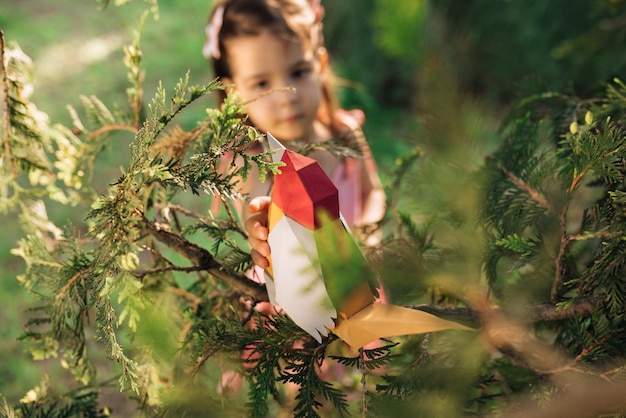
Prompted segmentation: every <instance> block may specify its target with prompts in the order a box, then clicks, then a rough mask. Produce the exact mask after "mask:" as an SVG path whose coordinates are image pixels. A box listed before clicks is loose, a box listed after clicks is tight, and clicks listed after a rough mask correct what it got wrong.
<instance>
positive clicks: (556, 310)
mask: <svg viewBox="0 0 626 418" xmlns="http://www.w3.org/2000/svg"><path fill="white" fill-rule="evenodd" d="M603 299H604V296H603V295H594V296H586V297H580V298H578V299H576V300H575V301H573V302H572V303H571V305H569V306H566V307H562V308H561V307H558V306H557V305H555V304H553V303H550V302H543V303H539V304H535V305H532V306H530V307H529V308H528V311H527V313H526V315H525V322H526V323H538V322H550V321H560V320H563V319H569V318H573V317H574V316H583V317H584V316H589V315H591V313H592V312H593V311H594V310H595V308H596V306H597V305H598V303H600V302H601V301H602V300H603ZM406 307H408V308H411V309H417V310H420V311H424V312H428V313H431V314H433V315H437V316H440V317H443V318H446V319H450V320H452V321H457V322H461V323H464V324H467V325H471V326H475V327H478V326H480V322H481V320H480V316H481V315H482V314H486V313H489V312H491V313H499V314H502V313H503V312H502V310H501V309H500V308H494V307H490V308H488V309H487V310H486V311H482V312H481V311H479V310H477V309H470V308H465V307H459V306H440V305H428V304H423V305H407V306H406Z"/></svg>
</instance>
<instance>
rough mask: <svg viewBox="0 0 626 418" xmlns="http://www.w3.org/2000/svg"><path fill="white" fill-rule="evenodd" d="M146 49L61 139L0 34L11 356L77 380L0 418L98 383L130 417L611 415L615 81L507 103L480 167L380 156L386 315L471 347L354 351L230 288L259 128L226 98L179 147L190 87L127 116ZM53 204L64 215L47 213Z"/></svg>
mask: <svg viewBox="0 0 626 418" xmlns="http://www.w3.org/2000/svg"><path fill="white" fill-rule="evenodd" d="M102 3H103V4H104V5H106V4H107V3H108V2H102ZM120 3H123V2H120ZM149 3H150V5H151V7H152V9H153V11H156V10H155V4H156V3H155V2H149ZM140 40H141V39H140V32H137V34H135V37H134V39H133V41H132V42H131V43H130V44H129V45H128V46H126V47H125V48H124V52H125V58H124V64H125V65H126V67H127V69H128V80H129V87H128V89H127V96H128V103H127V106H126V107H116V106H113V105H107V104H105V103H103V102H102V101H100V100H99V99H98V98H96V97H93V96H84V97H82V104H83V108H82V109H73V108H70V109H69V111H70V114H71V116H72V120H73V123H72V126H69V127H66V126H61V125H58V124H53V123H51V122H50V121H49V120H48V118H47V116H46V115H45V114H44V113H42V112H41V111H39V110H38V109H37V108H36V106H35V104H33V103H32V102H31V100H30V90H31V79H30V74H31V65H32V63H31V62H30V60H29V59H28V57H27V56H26V55H25V54H24V53H23V52H22V51H21V50H20V49H19V47H17V46H16V45H8V46H6V47H5V42H4V36H2V38H1V41H2V42H0V45H1V46H2V48H1V50H0V55H2V60H1V62H2V67H1V68H0V70H1V71H0V72H1V73H2V77H3V78H2V80H3V89H4V92H5V94H4V97H3V121H2V127H3V129H2V141H3V145H4V147H3V156H2V168H1V169H2V170H3V173H2V174H3V175H2V180H1V181H2V187H1V188H0V199H1V200H0V202H1V204H0V208H2V210H3V211H5V212H7V213H14V214H18V215H19V219H20V222H21V225H22V230H23V233H24V236H23V238H21V239H20V240H19V242H18V243H17V244H16V247H15V249H14V250H13V253H14V254H15V255H17V256H19V257H21V258H22V259H23V260H24V263H25V269H24V272H23V274H21V275H20V276H19V278H18V279H19V280H20V281H21V283H22V284H23V286H24V288H25V289H27V290H28V291H30V292H32V293H33V294H34V295H36V296H37V298H38V300H39V303H38V304H37V306H33V307H32V309H31V311H30V313H29V317H28V322H27V324H26V330H25V333H24V338H23V341H24V343H25V344H26V345H27V346H28V347H29V349H30V351H31V352H32V354H33V356H34V359H35V360H41V359H47V358H51V357H56V358H58V360H59V361H60V363H61V364H62V365H63V366H64V367H65V368H66V369H68V370H69V371H70V372H71V374H72V376H73V378H74V380H75V382H76V383H75V384H76V386H77V389H75V390H72V391H70V392H68V393H64V394H53V393H49V392H50V390H49V388H48V386H47V384H46V381H45V379H44V380H43V381H42V384H41V385H39V386H38V387H36V388H34V389H32V390H31V391H28V392H27V393H26V395H25V396H24V398H23V399H22V400H21V401H20V402H17V403H16V404H10V403H9V402H8V401H5V400H3V402H2V404H0V411H2V414H3V415H6V416H15V417H26V416H29V417H35V416H58V417H73V416H106V415H108V414H110V413H111V410H110V409H109V408H107V407H105V406H103V405H102V404H101V403H99V401H98V397H99V393H100V389H101V388H102V387H103V386H104V385H107V384H108V383H109V382H108V381H106V380H108V379H107V378H106V377H105V375H106V374H107V372H108V371H110V370H114V371H115V373H116V374H117V379H116V380H117V383H118V386H119V388H120V390H122V391H123V392H125V393H126V394H128V396H129V398H133V399H135V400H136V401H137V407H138V408H139V411H141V413H142V414H144V415H146V416H163V417H165V416H176V417H179V416H210V415H211V414H215V415H216V416H217V415H219V416H228V415H232V416H241V414H248V415H250V416H272V415H276V414H278V413H279V409H286V410H287V411H289V412H288V413H290V414H292V415H294V416H301V417H310V416H337V415H344V416H347V415H350V414H352V413H361V414H362V415H363V416H368V415H371V416H390V415H396V416H398V414H407V415H408V414H411V415H416V414H417V415H420V416H459V415H463V414H468V415H489V414H494V413H507V412H508V413H511V414H514V413H515V412H516V411H517V410H518V409H519V410H525V411H531V412H532V411H536V412H537V415H536V416H539V415H538V414H539V413H547V414H548V415H547V416H567V415H568V412H569V411H572V410H576V411H577V412H580V411H581V410H582V409H581V408H583V406H581V404H579V403H580V402H582V403H583V404H584V407H586V408H591V407H593V408H591V409H587V411H588V415H590V416H593V414H596V415H597V414H601V413H602V414H619V408H620V404H621V402H623V400H622V398H621V396H622V395H621V394H622V393H623V389H624V385H623V384H622V383H620V382H621V381H622V380H623V377H624V347H625V344H624V343H625V342H626V341H624V335H626V333H625V332H624V331H625V330H624V326H625V322H624V317H623V316H624V314H623V312H624V299H625V298H626V294H625V292H626V285H625V284H624V279H623V277H624V244H623V243H624V238H625V234H626V233H625V232H624V231H625V230H626V228H625V227H626V217H624V213H625V212H624V204H625V202H626V190H624V166H623V164H624V158H625V157H626V145H625V141H624V139H625V131H624V128H623V127H624V122H625V119H626V99H625V98H626V86H624V84H623V83H622V82H620V81H619V80H616V81H615V82H613V83H611V84H610V85H609V86H608V87H607V92H606V95H605V96H603V97H598V98H592V99H579V98H576V97H569V96H565V95H561V94H556V93H551V94H544V95H540V96H536V97H532V98H529V99H526V100H524V101H522V102H520V103H519V105H518V106H517V107H516V108H515V109H514V110H513V111H512V112H511V114H510V116H509V118H508V119H507V120H505V121H504V123H503V126H502V129H501V133H500V136H501V145H500V146H499V148H498V150H497V151H496V152H494V153H493V154H492V155H490V156H488V157H487V158H486V159H485V161H484V164H481V165H479V166H477V167H470V168H468V167H465V166H463V165H462V164H447V162H445V163H442V164H440V165H438V164H436V161H435V160H429V159H428V158H426V159H422V156H423V153H422V152H421V151H420V150H415V151H413V152H412V153H409V154H407V155H406V156H404V157H403V158H401V159H400V160H399V161H398V163H397V166H396V168H395V171H394V172H393V173H392V176H391V179H392V180H391V184H390V186H389V187H388V193H387V195H388V202H387V206H388V213H387V215H386V217H385V219H384V222H383V225H382V226H383V227H384V228H383V232H384V235H383V241H382V243H381V245H380V246H379V247H377V248H375V249H374V251H372V254H370V255H371V259H372V260H374V261H375V263H374V265H375V267H374V268H375V269H376V271H377V272H378V274H379V275H380V279H381V281H382V282H383V283H385V284H389V288H388V290H389V293H390V294H392V295H398V294H399V295H400V296H399V297H398V299H399V300H400V301H401V302H403V303H406V304H408V305H413V307H414V308H416V309H423V310H427V311H430V312H433V313H435V314H441V315H444V316H448V317H450V318H453V319H456V320H459V321H463V322H466V323H468V324H470V325H473V326H475V327H476V328H477V331H476V332H470V333H467V332H443V333H438V334H433V335H424V336H417V337H411V338H398V339H394V341H391V342H388V341H382V342H381V343H380V344H378V345H375V346H372V347H366V348H363V349H360V350H356V351H355V350H354V348H349V347H346V346H345V344H343V343H342V342H341V341H339V340H337V339H336V338H335V337H334V336H332V335H331V336H330V337H329V338H327V339H325V340H323V342H322V343H321V344H319V343H317V342H316V341H315V340H314V339H313V338H312V337H310V336H309V335H308V334H306V333H305V332H304V331H302V330H300V329H299V328H298V327H297V326H296V325H295V324H294V323H293V322H292V321H291V320H290V319H289V318H288V317H286V316H285V315H283V314H281V313H278V312H275V311H273V310H272V309H271V307H269V306H268V304H267V295H266V293H265V290H264V287H263V286H262V285H260V284H258V283H256V282H254V281H251V280H249V279H248V278H247V277H246V275H245V272H246V271H247V270H248V269H249V267H250V257H249V254H248V249H247V245H246V244H245V232H244V231H243V229H242V227H241V225H240V221H239V219H237V216H236V215H235V204H236V202H237V201H240V200H241V199H245V196H242V195H241V194H240V192H239V182H241V181H244V180H245V178H246V176H247V175H248V173H249V172H250V169H251V168H252V167H258V168H259V172H260V173H261V175H270V173H272V172H276V170H277V169H279V167H277V165H275V164H273V163H270V162H268V161H271V159H269V158H268V155H267V154H265V153H262V154H258V155H252V154H249V153H247V152H246V151H247V150H248V149H249V147H251V146H252V145H253V144H254V142H255V141H256V140H257V139H258V136H259V134H258V133H257V132H256V131H255V130H253V129H251V128H250V127H249V126H248V125H246V120H245V116H244V115H242V104H241V103H239V102H238V101H237V99H236V98H234V97H230V98H229V99H228V100H227V101H226V103H225V104H224V106H223V107H222V108H221V109H212V108H209V109H207V111H206V118H204V119H202V120H200V121H198V123H197V125H196V127H194V128H193V129H191V130H189V131H186V130H184V129H183V128H181V127H179V126H177V125H176V117H177V115H179V114H180V113H181V112H185V111H186V108H187V107H188V106H189V105H191V104H193V103H194V102H197V101H199V100H200V99H202V98H203V97H204V96H206V95H208V94H210V93H211V92H213V91H215V90H217V89H221V88H223V86H222V85H221V84H220V83H219V82H218V81H212V82H210V83H207V84H206V85H200V86H192V85H189V81H188V77H187V76H185V77H183V78H182V79H181V80H180V81H179V82H178V83H177V84H176V85H175V86H174V87H173V88H171V89H169V88H164V87H159V88H158V90H157V93H156V95H155V97H154V98H153V99H152V100H151V101H150V102H149V103H144V96H143V90H144V88H143V80H144V71H143V69H142V68H141V59H142V54H143V52H142V50H141V45H140ZM165 84H167V83H165ZM124 141H125V142H124ZM120 144H123V146H120ZM127 145H128V148H127ZM110 149H115V150H116V151H117V152H118V153H123V154H124V155H127V156H128V161H127V162H125V164H124V167H125V168H124V169H123V170H122V172H121V174H119V175H117V176H112V177H111V178H110V179H109V180H108V181H107V182H106V183H107V184H108V186H107V187H106V188H104V189H103V188H102V187H101V186H100V185H99V184H98V183H99V182H98V180H100V179H101V177H102V176H103V175H108V173H105V174H103V173H102V172H100V171H99V168H98V164H96V163H97V162H98V161H99V160H100V159H101V158H102V155H103V154H104V152H105V151H107V150H110ZM333 149H334V150H335V151H337V152H338V153H346V152H348V151H347V150H345V149H342V148H341V147H333ZM127 150H128V152H127ZM305 151H306V150H303V152H305ZM420 163H421V164H420ZM446 170H449V171H447V172H446ZM416 173H417V176H420V177H423V178H426V179H436V180H435V181H433V182H431V184H430V187H431V188H438V193H436V194H432V195H431V194H427V193H424V194H422V195H421V197H422V199H423V200H426V199H430V200H432V201H433V202H436V203H437V205H438V207H437V210H436V211H433V212H432V213H426V214H421V213H417V212H416V213H413V212H410V211H408V210H406V209H404V208H403V206H402V205H401V202H402V200H403V198H404V196H405V195H406V193H407V190H410V189H409V186H410V185H407V183H411V182H408V181H407V178H408V177H409V176H410V175H413V174H416ZM444 186H445V187H444ZM431 190H432V189H431ZM442 190H444V191H445V193H442V192H441V191H442ZM59 207H63V208H73V209H72V210H75V211H77V212H78V213H80V214H81V216H79V217H77V219H79V220H76V219H74V220H73V223H63V222H59V221H58V220H55V219H54V216H50V217H49V216H48V213H50V214H53V212H52V209H55V210H58V208H59ZM57 223H59V224H58V225H57ZM61 223H63V224H61ZM101 353H104V357H106V359H103V358H102V356H101V355H100V354H101ZM226 377H229V378H230V379H231V382H230V383H227V384H223V382H224V381H225V380H227V379H225V378H226ZM240 380H244V381H245V383H244V384H243V386H242V387H241V388H240V387H239V383H238V382H239V381H240ZM580 388H582V390H580ZM598 391H600V392H601V393H602V394H603V396H605V398H602V401H599V400H598V399H599V398H597V395H598V393H599V392H598ZM612 395H614V396H613V397H612ZM555 400H559V401H560V402H554V401H555ZM590 405H591V407H590ZM111 406H112V408H113V414H115V405H111ZM567 408H570V409H567ZM594 408H595V409H594ZM550 414H551V415H550Z"/></svg>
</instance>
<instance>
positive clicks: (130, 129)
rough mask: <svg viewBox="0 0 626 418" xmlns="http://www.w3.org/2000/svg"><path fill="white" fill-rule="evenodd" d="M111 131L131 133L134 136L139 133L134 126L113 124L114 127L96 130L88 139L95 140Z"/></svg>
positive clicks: (107, 126) (103, 127)
mask: <svg viewBox="0 0 626 418" xmlns="http://www.w3.org/2000/svg"><path fill="white" fill-rule="evenodd" d="M110 131H127V132H130V133H132V134H135V133H137V129H135V127H134V126H131V125H120V124H112V125H105V126H102V127H100V128H98V129H96V130H95V131H93V132H91V133H90V134H89V135H87V138H88V139H93V138H96V137H97V136H99V135H102V134H104V133H106V132H110Z"/></svg>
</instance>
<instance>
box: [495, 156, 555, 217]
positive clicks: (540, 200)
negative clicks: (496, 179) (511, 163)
mask: <svg viewBox="0 0 626 418" xmlns="http://www.w3.org/2000/svg"><path fill="white" fill-rule="evenodd" d="M498 168H499V169H500V170H502V172H503V173H504V174H505V175H506V176H507V177H508V179H509V180H510V181H511V182H512V183H513V184H515V185H516V186H517V187H519V188H520V189H522V190H524V191H525V192H526V193H528V195H529V196H530V197H531V198H532V199H533V200H534V201H535V202H537V203H538V204H539V206H541V207H542V208H544V209H546V210H547V211H549V212H552V213H555V212H554V208H553V207H552V205H551V204H550V203H549V202H548V201H547V200H546V198H545V197H544V196H543V195H542V194H541V193H539V192H538V191H537V190H535V189H533V188H532V187H531V186H530V185H529V184H528V183H526V182H525V181H524V180H522V179H521V178H519V177H518V176H516V175H515V174H514V173H513V172H511V171H510V170H507V168H506V167H504V165H502V164H501V163H498Z"/></svg>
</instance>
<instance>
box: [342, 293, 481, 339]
mask: <svg viewBox="0 0 626 418" xmlns="http://www.w3.org/2000/svg"><path fill="white" fill-rule="evenodd" d="M337 322H338V324H337V326H336V327H335V329H333V330H332V332H333V333H334V334H335V335H337V336H338V337H339V338H341V339H342V340H343V341H345V342H346V343H348V344H350V345H351V346H352V347H354V348H360V347H363V346H365V345H367V344H369V343H371V342H373V341H376V340H377V339H379V338H385V337H394V336H399V335H412V334H425V333H428V332H433V331H441V330H445V329H458V330H471V328H469V327H466V326H464V325H461V324H458V323H456V322H452V321H447V320H445V319H442V318H439V317H437V316H435V315H431V314H429V313H426V312H422V311H418V310H415V309H409V308H404V307H402V306H396V305H387V304H384V303H380V302H374V303H372V304H370V305H368V306H367V307H366V308H364V309H362V310H361V311H359V312H357V313H356V314H354V315H352V316H350V317H348V318H341V319H340V320H338V321H337Z"/></svg>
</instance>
